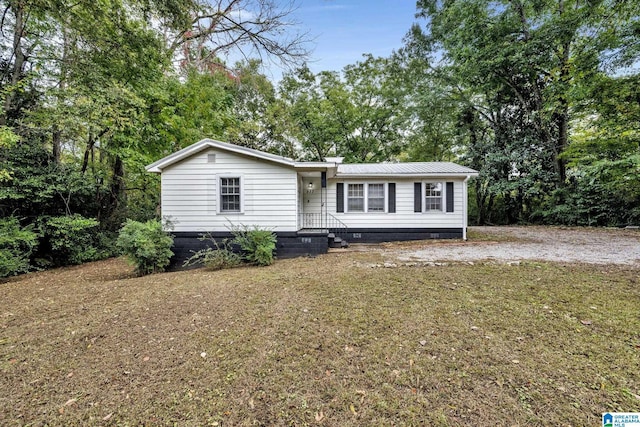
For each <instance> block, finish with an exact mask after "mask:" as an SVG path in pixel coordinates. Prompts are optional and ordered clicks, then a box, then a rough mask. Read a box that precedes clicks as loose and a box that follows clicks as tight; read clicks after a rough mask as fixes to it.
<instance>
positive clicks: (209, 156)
mask: <svg viewBox="0 0 640 427" xmlns="http://www.w3.org/2000/svg"><path fill="white" fill-rule="evenodd" d="M215 162H216V155H215V154H207V163H215Z"/></svg>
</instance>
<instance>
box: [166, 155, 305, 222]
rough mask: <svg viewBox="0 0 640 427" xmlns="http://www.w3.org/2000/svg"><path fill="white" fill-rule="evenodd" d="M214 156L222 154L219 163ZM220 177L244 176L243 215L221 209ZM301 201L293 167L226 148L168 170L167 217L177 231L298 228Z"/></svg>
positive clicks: (191, 158)
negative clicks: (219, 196)
mask: <svg viewBox="0 0 640 427" xmlns="http://www.w3.org/2000/svg"><path fill="white" fill-rule="evenodd" d="M209 154H216V161H215V163H209V162H208V161H207V159H208V155H209ZM220 175H226V176H242V179H243V187H244V192H243V197H244V212H243V213H224V214H219V213H218V212H217V210H218V206H217V194H218V191H217V186H218V178H219V176H220ZM297 200H298V198H297V174H296V172H295V171H294V170H293V169H289V168H287V167H286V166H282V165H277V164H274V163H269V162H265V161H261V160H255V159H253V158H249V157H244V156H241V155H238V154H234V153H229V152H226V151H220V150H208V151H204V152H201V153H198V154H196V155H194V156H193V157H190V158H187V159H185V160H183V161H181V162H179V163H177V164H175V165H172V166H171V167H169V168H167V169H165V170H164V171H163V172H162V215H163V216H166V217H169V218H170V219H171V221H172V222H173V224H174V231H177V232H203V231H210V232H214V231H228V229H229V227H230V226H232V225H241V224H243V225H247V226H253V225H257V226H261V227H267V228H271V229H273V230H274V231H295V230H296V228H297Z"/></svg>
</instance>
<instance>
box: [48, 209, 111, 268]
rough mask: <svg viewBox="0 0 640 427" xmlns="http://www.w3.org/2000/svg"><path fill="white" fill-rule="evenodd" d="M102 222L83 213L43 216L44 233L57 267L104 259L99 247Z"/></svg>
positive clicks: (51, 256) (53, 262)
mask: <svg viewBox="0 0 640 427" xmlns="http://www.w3.org/2000/svg"><path fill="white" fill-rule="evenodd" d="M98 225H99V222H98V221H97V220H95V219H93V218H85V217H83V216H82V215H78V214H76V215H69V216H57V217H48V218H47V217H45V218H40V232H41V235H42V239H43V244H42V245H41V246H42V247H44V248H47V252H48V254H47V255H48V258H49V260H50V262H51V263H52V264H53V265H54V266H63V265H73V264H81V263H83V262H87V261H95V260H97V259H99V258H100V254H101V252H100V251H99V250H98V248H97V247H96V240H95V238H96V234H97V232H98V230H97V229H98Z"/></svg>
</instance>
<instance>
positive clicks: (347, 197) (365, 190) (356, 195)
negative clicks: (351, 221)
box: [336, 183, 395, 213]
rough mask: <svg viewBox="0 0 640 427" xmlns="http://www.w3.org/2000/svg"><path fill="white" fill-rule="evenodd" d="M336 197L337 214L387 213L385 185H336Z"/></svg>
mask: <svg viewBox="0 0 640 427" xmlns="http://www.w3.org/2000/svg"><path fill="white" fill-rule="evenodd" d="M345 186H346V187H347V188H346V192H345V191H344V190H345V188H344V187H345ZM394 190H395V187H394ZM345 193H346V194H345ZM336 197H337V202H336V211H337V212H383V213H384V212H387V205H386V202H387V184H385V183H375V184H368V183H362V184H342V183H338V184H337V186H336ZM394 197H395V193H394ZM394 206H395V198H394ZM345 208H346V209H345ZM394 211H395V209H394Z"/></svg>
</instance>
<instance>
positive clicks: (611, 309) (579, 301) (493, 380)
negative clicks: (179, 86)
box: [0, 252, 640, 426]
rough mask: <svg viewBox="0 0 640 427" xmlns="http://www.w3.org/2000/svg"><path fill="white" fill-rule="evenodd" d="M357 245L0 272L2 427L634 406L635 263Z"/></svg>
mask: <svg viewBox="0 0 640 427" xmlns="http://www.w3.org/2000/svg"><path fill="white" fill-rule="evenodd" d="M377 257H378V255H375V254H372V253H366V252H364V253H335V254H328V255H325V256H320V257H317V258H313V259H309V258H300V259H294V260H282V261H277V262H276V264H275V265H273V266H271V267H266V268H240V269H234V270H227V271H219V272H210V271H206V270H195V271H188V272H176V273H166V274H159V275H153V276H149V277H143V278H134V277H131V269H130V268H129V267H128V266H126V264H124V262H123V261H121V260H109V261H104V262H98V263H93V264H88V265H85V266H79V267H74V268H66V269H60V270H55V271H50V272H43V273H36V274H30V275H26V276H22V277H18V278H15V279H12V280H11V281H9V282H8V283H4V284H0V288H1V289H2V295H3V298H2V302H1V303H0V322H1V323H0V368H1V370H2V374H1V375H0V390H3V392H2V393H0V424H2V425H119V426H120V425H123V426H126V425H180V426H185V425H187V426H188V425H192V426H200V425H218V426H231V425H233V426H235V425H241V426H245V425H246V426H254V425H327V426H338V425H339V426H350V425H362V426H370V425H384V426H390V425H436V426H450V425H549V424H550V423H552V422H553V423H555V425H576V426H582V425H599V423H600V422H601V421H600V416H601V413H602V412H605V411H624V412H634V411H635V412H637V411H640V288H639V285H638V270H637V269H632V268H629V267H627V268H623V267H602V266H600V267H594V266H561V265H555V264H526V263H525V264H521V265H518V266H504V265H482V264H476V265H473V266H471V265H449V266H439V267H398V268H371V267H367V266H366V265H367V264H371V262H376V261H379V259H377Z"/></svg>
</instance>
